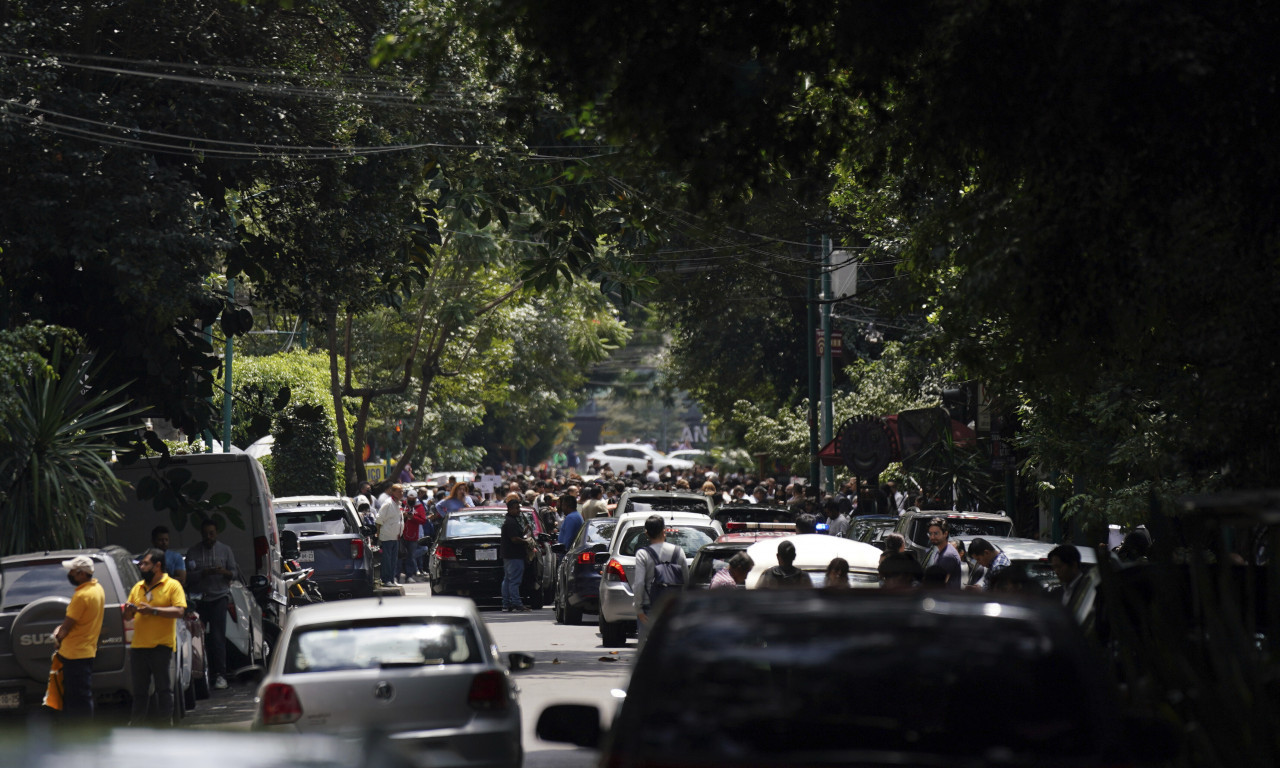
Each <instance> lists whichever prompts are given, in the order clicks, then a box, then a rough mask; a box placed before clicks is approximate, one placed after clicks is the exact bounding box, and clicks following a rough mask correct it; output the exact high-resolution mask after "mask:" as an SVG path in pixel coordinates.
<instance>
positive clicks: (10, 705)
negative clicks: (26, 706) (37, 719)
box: [0, 691, 22, 709]
mask: <svg viewBox="0 0 1280 768" xmlns="http://www.w3.org/2000/svg"><path fill="white" fill-rule="evenodd" d="M21 707H22V691H7V692H5V693H0V709H19V708H21Z"/></svg>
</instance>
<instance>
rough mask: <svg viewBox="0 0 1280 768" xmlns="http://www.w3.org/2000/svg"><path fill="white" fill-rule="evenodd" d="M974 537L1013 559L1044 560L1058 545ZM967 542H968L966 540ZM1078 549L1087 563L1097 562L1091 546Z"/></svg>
mask: <svg viewBox="0 0 1280 768" xmlns="http://www.w3.org/2000/svg"><path fill="white" fill-rule="evenodd" d="M973 539H983V540H985V541H987V542H989V543H990V544H991V545H992V546H993V547H995V548H996V549H998V550H1000V551H1001V552H1003V553H1005V555H1007V556H1008V557H1009V559H1011V560H1043V559H1045V558H1048V557H1049V553H1050V552H1051V551H1053V550H1054V549H1056V548H1057V547H1058V545H1057V544H1053V543H1051V542H1047V541H1040V540H1039V539H1022V538H1017V537H1015V536H974V537H972V538H971V539H969V541H972V540H973ZM965 543H966V544H967V543H968V542H965ZM1076 549H1078V550H1080V560H1081V562H1085V563H1097V562H1098V554H1097V553H1096V552H1094V550H1093V548H1091V547H1082V546H1080V545H1078V544H1077V545H1076Z"/></svg>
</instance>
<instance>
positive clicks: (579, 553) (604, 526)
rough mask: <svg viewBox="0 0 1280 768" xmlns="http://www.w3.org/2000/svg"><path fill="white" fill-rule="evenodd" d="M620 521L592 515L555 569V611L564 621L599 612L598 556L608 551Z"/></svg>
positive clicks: (600, 568) (579, 619)
mask: <svg viewBox="0 0 1280 768" xmlns="http://www.w3.org/2000/svg"><path fill="white" fill-rule="evenodd" d="M617 525H618V521H617V520H616V519H615V518H612V517H593V518H591V519H590V520H588V521H587V522H586V523H584V524H583V526H582V529H581V530H579V531H578V536H577V538H576V539H574V541H573V544H572V545H571V547H570V549H569V551H568V552H566V553H565V555H564V558H563V559H562V560H561V561H560V567H559V569H557V571H556V594H555V602H554V606H555V614H556V621H558V622H560V623H561V624H581V623H582V614H584V613H599V612H600V571H601V570H603V569H604V564H603V563H601V562H599V561H598V560H599V558H598V557H597V556H598V555H600V554H603V553H607V552H608V551H609V539H611V538H612V537H613V529H614V528H615V527H617Z"/></svg>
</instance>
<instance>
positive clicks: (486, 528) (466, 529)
mask: <svg viewBox="0 0 1280 768" xmlns="http://www.w3.org/2000/svg"><path fill="white" fill-rule="evenodd" d="M506 517H507V513H506V512H479V513H476V514H471V515H459V514H453V515H450V516H449V517H448V518H447V519H446V520H445V523H444V535H445V536H452V537H458V536H498V535H500V534H501V533H502V521H503V520H505V519H506Z"/></svg>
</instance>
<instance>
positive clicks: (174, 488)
mask: <svg viewBox="0 0 1280 768" xmlns="http://www.w3.org/2000/svg"><path fill="white" fill-rule="evenodd" d="M135 490H136V492H137V494H138V500H139V501H150V502H151V505H152V507H153V508H154V509H155V510H156V511H160V510H162V509H166V510H168V511H169V522H171V523H172V524H173V528H174V530H175V531H183V530H186V527H187V525H188V524H189V525H190V526H191V527H192V529H197V528H198V527H199V526H200V523H201V522H203V521H204V520H205V519H206V518H208V519H210V520H212V521H213V522H214V524H216V525H217V526H218V530H219V531H223V530H226V528H227V526H228V525H233V526H235V527H236V528H239V529H241V530H244V525H245V523H244V515H243V513H242V512H241V511H240V510H239V509H236V508H235V507H233V506H230V504H229V503H228V502H230V501H231V494H229V493H226V492H223V491H218V492H216V493H213V494H211V495H209V496H208V497H207V498H206V497H205V494H207V493H209V484H208V483H207V482H205V481H203V480H196V479H194V478H193V477H192V475H191V470H189V469H186V468H185V467H172V468H170V469H160V468H159V465H157V468H156V472H155V474H152V475H148V476H146V477H143V478H142V479H141V480H139V481H138V482H137V485H136V486H135Z"/></svg>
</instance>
